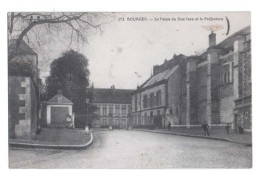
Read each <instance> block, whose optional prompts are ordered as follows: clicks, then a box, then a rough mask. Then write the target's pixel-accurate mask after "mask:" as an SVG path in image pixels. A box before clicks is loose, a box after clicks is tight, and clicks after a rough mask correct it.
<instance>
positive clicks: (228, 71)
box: [221, 62, 233, 84]
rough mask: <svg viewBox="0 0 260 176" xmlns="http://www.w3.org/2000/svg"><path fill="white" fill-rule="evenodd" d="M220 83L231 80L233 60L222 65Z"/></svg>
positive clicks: (230, 81) (226, 82)
mask: <svg viewBox="0 0 260 176" xmlns="http://www.w3.org/2000/svg"><path fill="white" fill-rule="evenodd" d="M221 82H222V84H229V83H232V82H233V62H228V63H226V64H224V65H223V66H222V81H221Z"/></svg>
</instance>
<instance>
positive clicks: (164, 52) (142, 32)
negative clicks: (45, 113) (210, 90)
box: [41, 12, 251, 89]
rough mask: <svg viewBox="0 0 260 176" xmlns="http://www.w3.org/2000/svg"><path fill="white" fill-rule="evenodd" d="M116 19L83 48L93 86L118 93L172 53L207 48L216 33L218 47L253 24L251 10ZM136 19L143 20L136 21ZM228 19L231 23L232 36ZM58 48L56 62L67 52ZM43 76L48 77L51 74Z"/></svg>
mask: <svg viewBox="0 0 260 176" xmlns="http://www.w3.org/2000/svg"><path fill="white" fill-rule="evenodd" d="M115 16H116V18H115V20H114V21H113V22H111V23H108V24H105V25H103V26H102V31H103V32H102V34H100V33H96V34H92V35H90V36H89V38H88V44H86V45H84V46H83V47H81V48H80V49H79V52H81V53H82V54H84V55H85V56H86V57H87V58H88V60H89V70H90V82H91V83H93V84H94V87H96V88H110V87H111V86H112V85H115V87H116V88H118V89H136V87H137V85H140V84H142V83H143V82H144V81H145V80H147V79H148V78H149V77H150V76H151V74H152V67H153V65H159V64H162V63H163V62H164V60H165V59H167V60H169V59H171V58H172V57H173V55H174V54H177V55H178V54H184V55H187V56H189V55H195V54H196V53H201V52H203V51H204V50H206V49H207V47H208V35H209V34H210V33H211V30H212V29H213V30H215V33H216V34H217V43H219V42H221V41H222V40H224V39H225V38H227V37H229V36H230V35H231V34H232V33H234V32H237V31H238V30H240V29H242V28H244V27H246V26H248V25H250V23H251V19H250V13H248V12H236V13H235V12H232V13H227V12H225V13H224V12H219V13H115ZM136 17H138V19H139V20H144V21H134V19H136ZM226 17H227V18H228V20H229V22H230V31H229V34H228V35H227V28H228V27H227V20H226ZM192 18H193V19H192ZM212 18H213V20H212ZM123 19H124V21H122V20H123ZM167 19H169V20H170V21H168V20H167ZM55 46H56V47H54V48H55V49H53V50H52V52H50V53H49V57H50V58H57V57H58V56H59V55H60V54H61V53H62V52H64V50H65V48H64V46H63V47H62V44H59V43H58V44H57V43H56V44H55ZM41 75H42V78H43V79H44V77H46V76H47V75H48V70H47V71H46V70H44V71H42V73H41Z"/></svg>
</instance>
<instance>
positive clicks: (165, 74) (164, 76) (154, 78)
mask: <svg viewBox="0 0 260 176" xmlns="http://www.w3.org/2000/svg"><path fill="white" fill-rule="evenodd" d="M178 67H179V65H176V66H175V67H173V68H171V69H168V70H165V71H163V72H161V73H158V74H156V75H154V76H152V77H151V78H150V79H149V80H148V81H147V82H145V83H144V84H143V85H142V86H141V88H145V87H148V86H151V85H153V84H155V83H157V82H159V81H162V80H167V79H168V78H169V77H170V76H171V75H172V74H173V73H174V72H175V71H176V70H177V68H178Z"/></svg>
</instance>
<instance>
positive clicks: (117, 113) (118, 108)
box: [116, 105, 120, 115]
mask: <svg viewBox="0 0 260 176" xmlns="http://www.w3.org/2000/svg"><path fill="white" fill-rule="evenodd" d="M119 114H120V105H116V115H119Z"/></svg>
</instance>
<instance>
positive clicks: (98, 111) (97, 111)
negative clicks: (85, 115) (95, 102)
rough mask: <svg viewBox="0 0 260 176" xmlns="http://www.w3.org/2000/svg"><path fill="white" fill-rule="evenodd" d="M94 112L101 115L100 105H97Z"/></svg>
mask: <svg viewBox="0 0 260 176" xmlns="http://www.w3.org/2000/svg"><path fill="white" fill-rule="evenodd" d="M96 113H97V115H101V114H100V106H97V110H96Z"/></svg>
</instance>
